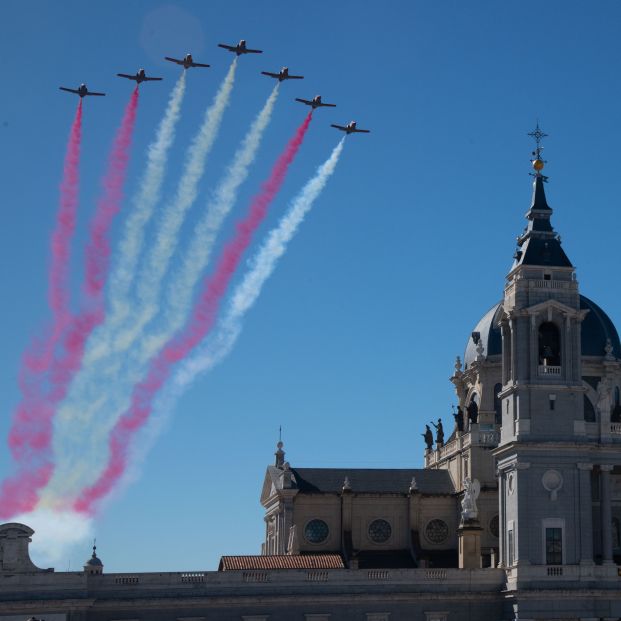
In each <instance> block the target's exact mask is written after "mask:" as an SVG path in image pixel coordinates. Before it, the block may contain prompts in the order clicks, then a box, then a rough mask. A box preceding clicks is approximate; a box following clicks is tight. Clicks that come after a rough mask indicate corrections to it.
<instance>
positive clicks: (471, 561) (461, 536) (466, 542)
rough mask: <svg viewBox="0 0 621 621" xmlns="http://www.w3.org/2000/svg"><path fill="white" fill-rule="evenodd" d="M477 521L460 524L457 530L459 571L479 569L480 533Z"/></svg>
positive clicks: (480, 529)
mask: <svg viewBox="0 0 621 621" xmlns="http://www.w3.org/2000/svg"><path fill="white" fill-rule="evenodd" d="M482 530H483V529H482V528H481V527H480V526H479V522H478V520H472V521H470V522H468V523H466V524H461V525H460V527H459V528H458V529H457V540H458V543H459V569H480V568H481V531H482Z"/></svg>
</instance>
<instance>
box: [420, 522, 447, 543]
mask: <svg viewBox="0 0 621 621" xmlns="http://www.w3.org/2000/svg"><path fill="white" fill-rule="evenodd" d="M448 532H449V530H448V524H447V523H446V522H445V521H444V520H431V522H429V524H427V526H426V527H425V537H427V539H428V540H429V541H431V543H442V542H444V541H446V539H447V537H448Z"/></svg>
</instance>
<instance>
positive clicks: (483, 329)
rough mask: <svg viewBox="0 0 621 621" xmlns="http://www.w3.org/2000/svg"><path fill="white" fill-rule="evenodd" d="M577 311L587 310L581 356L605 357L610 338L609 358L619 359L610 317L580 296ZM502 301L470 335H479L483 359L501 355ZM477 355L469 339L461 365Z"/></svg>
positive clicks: (619, 344) (620, 348)
mask: <svg viewBox="0 0 621 621" xmlns="http://www.w3.org/2000/svg"><path fill="white" fill-rule="evenodd" d="M580 308H581V309H582V310H588V311H589V312H588V313H587V316H586V317H585V318H584V321H583V322H582V330H581V342H582V355H583V356H604V355H605V350H604V348H605V347H606V342H607V341H608V339H610V344H611V345H612V355H613V356H614V357H615V358H621V342H620V341H619V334H618V332H617V329H616V328H615V326H614V324H613V323H612V321H611V320H610V317H608V315H606V313H605V312H604V311H603V310H602V309H601V308H600V307H599V306H598V305H597V304H595V302H593V301H592V300H589V298H587V297H586V296H584V295H581V296H580ZM502 310H503V309H502V302H498V304H495V305H494V306H492V308H490V309H489V310H488V311H487V313H485V315H483V317H482V318H481V320H480V321H479V323H478V324H477V326H476V328H475V329H474V330H473V333H477V332H478V334H479V337H478V338H480V339H481V342H482V344H483V353H484V355H485V357H488V356H499V355H500V354H501V353H502V338H501V335H500V327H499V326H498V321H499V320H500V317H501V315H502ZM476 356H477V352H476V344H475V342H474V340H473V339H472V336H471V337H470V338H469V339H468V344H467V345H466V352H465V354H464V365H465V368H466V369H467V368H468V367H469V366H470V364H472V363H473V362H474V361H475V359H476Z"/></svg>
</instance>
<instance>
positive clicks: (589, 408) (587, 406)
mask: <svg viewBox="0 0 621 621" xmlns="http://www.w3.org/2000/svg"><path fill="white" fill-rule="evenodd" d="M583 396H584V420H585V421H586V422H587V423H594V422H595V421H596V418H595V408H594V407H593V404H592V403H591V400H590V399H589V398H588V397H587V396H586V395H583Z"/></svg>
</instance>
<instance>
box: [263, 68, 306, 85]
mask: <svg viewBox="0 0 621 621" xmlns="http://www.w3.org/2000/svg"><path fill="white" fill-rule="evenodd" d="M261 74H262V75H268V76H269V77H270V78H276V79H277V80H278V81H279V82H282V81H283V80H303V79H304V76H303V75H289V67H283V68H282V69H281V70H280V71H279V72H278V73H270V72H269V71H261Z"/></svg>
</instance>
